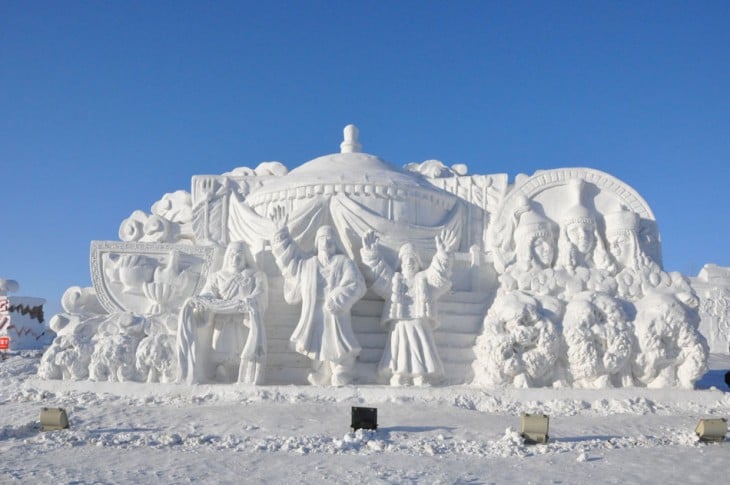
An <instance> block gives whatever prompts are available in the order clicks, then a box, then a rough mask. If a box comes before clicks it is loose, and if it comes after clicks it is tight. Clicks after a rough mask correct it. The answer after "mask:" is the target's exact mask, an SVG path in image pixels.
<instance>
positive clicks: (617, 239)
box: [608, 233, 634, 266]
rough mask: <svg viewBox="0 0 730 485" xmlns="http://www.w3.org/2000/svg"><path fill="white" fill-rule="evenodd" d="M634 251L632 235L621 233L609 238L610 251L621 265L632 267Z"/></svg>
mask: <svg viewBox="0 0 730 485" xmlns="http://www.w3.org/2000/svg"><path fill="white" fill-rule="evenodd" d="M633 249H634V248H633V241H632V240H631V237H630V234H627V233H619V234H612V235H610V236H608V250H609V251H610V252H611V254H612V255H613V257H614V258H616V261H618V262H619V263H620V264H621V265H623V266H630V265H631V256H632V254H633Z"/></svg>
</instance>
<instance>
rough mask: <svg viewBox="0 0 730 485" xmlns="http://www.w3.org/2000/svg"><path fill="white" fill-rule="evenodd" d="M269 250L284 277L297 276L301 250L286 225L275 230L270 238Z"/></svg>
mask: <svg viewBox="0 0 730 485" xmlns="http://www.w3.org/2000/svg"><path fill="white" fill-rule="evenodd" d="M271 252H272V253H274V258H275V259H276V264H277V266H279V270H281V273H282V275H283V276H284V278H298V277H299V273H300V271H301V266H302V265H301V262H302V260H303V258H302V255H301V250H300V249H299V246H297V243H296V242H294V239H292V237H291V235H290V234H289V229H287V228H286V227H285V228H283V229H281V230H279V231H277V232H276V234H274V238H273V239H272V240H271Z"/></svg>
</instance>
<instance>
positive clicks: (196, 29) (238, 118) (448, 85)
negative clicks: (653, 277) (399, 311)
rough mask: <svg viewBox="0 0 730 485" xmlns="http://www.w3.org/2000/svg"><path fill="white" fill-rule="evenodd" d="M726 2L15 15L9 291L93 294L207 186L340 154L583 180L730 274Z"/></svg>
mask: <svg viewBox="0 0 730 485" xmlns="http://www.w3.org/2000/svg"><path fill="white" fill-rule="evenodd" d="M728 25H730V2H726V1H717V2H705V1H687V2H675V1H652V2H642V1H638V2H636V1H632V2H628V1H618V2H609V1H598V2H593V1H579V2H567V1H566V2H549V1H542V2H520V1H515V2H507V1H502V2H487V1H483V2H476V1H450V2H446V1H444V2H434V1H420V2H411V1H397V2H386V1H358V2H341V1H295V2H283V1H271V2H260V1H255V2H254V1H252V2H224V1H216V2H203V1H200V2H184V1H170V2H166V1H149V0H147V1H105V2H100V1H87V2H76V1H63V2H57V1H49V2H39V1H23V2H21V1H7V0H0V113H1V115H0V169H2V173H3V175H2V180H3V183H2V198H3V206H4V210H3V218H2V219H3V224H2V227H3V228H4V229H3V230H2V236H1V237H0V277H4V278H13V279H16V280H18V281H19V282H20V284H21V291H20V292H19V294H20V295H26V296H40V297H44V298H46V299H48V304H47V305H46V310H47V312H48V313H49V314H50V313H54V312H56V311H58V308H59V301H60V297H61V295H62V294H63V291H64V290H65V289H66V288H67V287H69V286H72V285H81V286H89V285H90V277H89V265H88V258H89V244H90V241H91V240H117V239H118V236H117V231H118V228H119V223H120V222H121V221H122V220H123V219H124V218H126V217H128V216H129V215H130V214H131V213H132V211H134V210H136V209H142V210H144V211H147V212H149V209H150V206H151V204H152V203H154V202H155V201H156V200H158V199H159V198H160V197H161V196H162V195H163V194H164V193H166V192H172V191H174V190H178V189H185V190H189V189H190V178H191V177H192V176H193V175H195V174H204V173H212V174H220V173H223V172H225V171H228V170H231V169H233V168H235V167H238V166H252V167H253V166H256V165H257V164H258V163H259V162H261V161H267V160H278V161H281V162H283V163H284V164H286V165H287V166H288V167H289V168H293V167H296V166H298V165H300V164H301V163H303V162H305V161H307V160H309V159H312V158H314V157H316V156H319V155H322V154H326V153H332V152H336V151H338V149H339V143H340V141H341V134H342V127H343V126H344V125H346V124H348V123H355V124H357V125H358V127H359V128H360V133H361V142H362V144H363V145H364V148H365V151H367V152H369V153H374V154H377V155H379V156H381V157H382V158H385V159H386V160H389V161H391V162H393V163H395V164H396V165H403V164H405V163H408V162H420V161H423V160H427V159H431V158H436V159H440V160H442V161H444V162H445V163H447V164H449V165H451V164H453V163H466V164H467V165H468V166H469V168H470V172H471V173H503V172H506V173H509V174H510V175H511V176H514V175H515V174H517V173H520V172H522V173H528V174H531V173H533V172H534V171H535V170H536V169H547V168H559V167H570V166H586V167H592V168H596V169H599V170H603V171H606V172H608V173H610V174H612V175H614V176H616V177H618V178H620V179H622V180H623V181H625V182H627V183H628V184H629V185H631V186H633V187H634V188H635V189H637V190H638V192H639V193H640V194H641V195H642V196H643V197H644V198H645V199H646V200H647V202H648V203H649V205H650V206H651V207H652V209H653V211H654V213H655V215H656V217H657V220H658V222H659V229H660V231H661V234H662V239H663V252H664V263H665V268H666V269H667V270H678V271H682V272H684V273H685V274H692V275H694V274H696V273H697V271H699V269H701V267H702V265H703V264H705V263H709V262H714V263H717V264H720V265H725V266H730V217H728V215H727V212H728V209H729V208H730V197H729V196H728V195H727V190H726V188H727V187H728V180H729V179H730V168H729V164H730V29H729V28H728Z"/></svg>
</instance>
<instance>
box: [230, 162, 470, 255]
mask: <svg viewBox="0 0 730 485" xmlns="http://www.w3.org/2000/svg"><path fill="white" fill-rule="evenodd" d="M258 182H259V183H258V184H257V185H259V186H258V187H256V188H254V189H253V190H252V191H251V193H250V194H249V195H248V196H247V197H245V199H244V198H243V197H241V196H240V194H236V196H233V197H231V198H230V204H229V208H228V231H229V233H228V239H229V240H243V241H246V242H247V243H248V244H249V245H250V246H251V247H253V248H257V247H258V246H260V245H261V241H262V240H266V239H267V238H268V237H269V234H271V232H272V230H273V226H272V225H271V222H270V220H269V217H268V216H269V214H270V213H271V210H272V209H273V208H274V207H278V206H280V207H284V208H285V210H286V211H287V212H288V214H289V228H290V231H291V234H292V237H293V238H294V239H295V241H297V243H299V244H300V245H302V246H304V247H312V246H313V245H314V234H315V232H316V230H317V228H319V227H320V226H321V225H323V224H330V225H332V226H334V227H335V229H336V230H337V233H338V237H339V243H340V245H341V250H343V252H344V253H345V254H347V255H348V256H350V257H351V258H355V257H356V254H357V252H358V251H359V248H360V239H361V237H362V236H363V235H364V234H365V233H366V232H367V231H369V230H374V231H376V232H377V233H378V234H380V235H381V236H380V237H381V242H382V244H383V247H384V250H385V252H386V257H387V258H388V259H389V260H390V261H391V262H394V260H395V254H396V253H397V251H398V249H399V248H400V246H401V245H403V244H405V243H406V242H410V243H412V244H413V245H414V246H415V247H416V248H417V250H418V251H419V253H421V254H422V255H423V256H424V257H426V256H430V255H432V254H433V252H434V250H435V247H434V244H433V240H434V237H435V236H436V235H437V234H439V233H440V231H441V230H443V229H444V228H447V229H450V230H453V231H455V232H456V233H457V234H458V235H459V238H460V239H462V236H463V233H464V230H465V228H466V211H465V205H464V203H463V201H461V200H460V199H459V198H458V197H456V196H455V195H453V194H451V193H449V192H447V191H444V190H441V189H439V188H437V187H435V186H433V185H432V184H431V183H429V182H428V181H426V180H425V178H424V177H423V176H421V175H419V174H415V173H411V172H406V171H404V170H401V169H399V168H397V167H395V166H393V165H391V164H390V163H388V162H386V161H384V160H382V159H380V158H378V157H376V156H374V155H369V154H366V153H337V154H332V155H326V156H323V157H319V158H316V159H314V160H312V161H310V162H307V163H305V164H304V165H302V166H300V167H298V168H296V169H294V170H292V171H291V172H289V173H288V174H287V175H285V176H282V177H271V178H266V179H262V180H259V181H258ZM464 243H465V240H463V241H462V246H463V245H464ZM467 247H468V246H467ZM465 249H466V248H465Z"/></svg>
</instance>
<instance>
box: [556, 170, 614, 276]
mask: <svg viewBox="0 0 730 485" xmlns="http://www.w3.org/2000/svg"><path fill="white" fill-rule="evenodd" d="M584 185H585V183H584V182H583V180H581V179H571V180H570V182H569V183H568V188H569V190H570V192H571V194H570V195H571V197H572V199H573V201H574V202H575V203H574V205H572V206H571V207H569V208H568V209H566V210H565V212H563V216H562V220H561V226H560V238H559V240H558V260H559V263H560V264H561V265H562V266H564V267H568V268H575V267H577V266H585V267H589V268H591V267H597V268H601V269H610V266H611V262H610V259H609V258H608V254H607V253H606V250H605V248H604V246H603V241H602V239H601V238H600V235H599V234H598V224H597V222H596V218H595V216H594V214H593V213H591V211H590V210H588V208H587V207H586V206H585V204H584V203H583V194H584Z"/></svg>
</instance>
